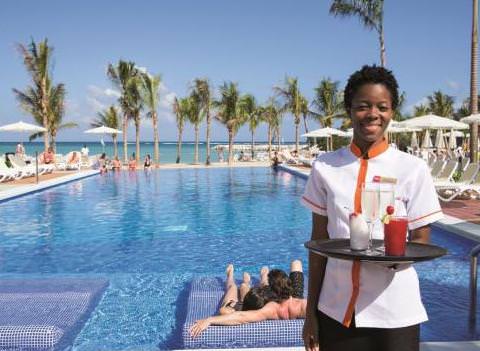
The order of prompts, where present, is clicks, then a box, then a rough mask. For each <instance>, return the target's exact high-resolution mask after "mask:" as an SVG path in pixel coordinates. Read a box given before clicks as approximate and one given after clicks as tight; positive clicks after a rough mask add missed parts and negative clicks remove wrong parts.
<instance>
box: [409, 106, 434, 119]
mask: <svg viewBox="0 0 480 351" xmlns="http://www.w3.org/2000/svg"><path fill="white" fill-rule="evenodd" d="M429 113H431V111H430V107H428V106H427V105H424V104H420V105H417V106H414V107H413V116H414V117H420V116H425V115H428V114H429Z"/></svg>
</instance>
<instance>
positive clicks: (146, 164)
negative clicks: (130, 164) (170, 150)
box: [143, 154, 152, 170]
mask: <svg viewBox="0 0 480 351" xmlns="http://www.w3.org/2000/svg"><path fill="white" fill-rule="evenodd" d="M151 166H152V159H151V158H150V154H147V156H145V160H144V161H143V169H145V170H149V169H150V167H151Z"/></svg>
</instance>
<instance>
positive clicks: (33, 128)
mask: <svg viewBox="0 0 480 351" xmlns="http://www.w3.org/2000/svg"><path fill="white" fill-rule="evenodd" d="M46 131H47V129H46V128H43V127H40V126H37V125H35V124H30V123H25V122H22V121H20V122H16V123H11V124H6V125H4V126H1V127H0V132H29V133H38V132H46Z"/></svg>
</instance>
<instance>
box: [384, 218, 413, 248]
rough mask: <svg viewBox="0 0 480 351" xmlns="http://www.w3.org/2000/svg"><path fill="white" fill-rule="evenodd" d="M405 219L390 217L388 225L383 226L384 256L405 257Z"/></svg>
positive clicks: (406, 223)
mask: <svg viewBox="0 0 480 351" xmlns="http://www.w3.org/2000/svg"><path fill="white" fill-rule="evenodd" d="M407 226H408V219H407V217H395V216H392V217H391V218H390V221H389V222H388V223H385V224H384V232H385V238H384V241H385V255H387V256H403V255H405V244H406V240H407Z"/></svg>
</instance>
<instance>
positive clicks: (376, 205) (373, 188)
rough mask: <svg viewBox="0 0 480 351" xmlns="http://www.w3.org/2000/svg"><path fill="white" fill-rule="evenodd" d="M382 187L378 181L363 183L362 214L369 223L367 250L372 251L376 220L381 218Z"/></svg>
mask: <svg viewBox="0 0 480 351" xmlns="http://www.w3.org/2000/svg"><path fill="white" fill-rule="evenodd" d="M379 210H380V187H379V184H378V183H373V182H367V183H364V184H363V185H362V216H363V217H364V218H365V220H366V221H367V224H368V232H369V243H368V250H367V252H372V251H373V250H372V233H373V227H374V224H375V221H376V220H377V219H379V216H380V214H379Z"/></svg>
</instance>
